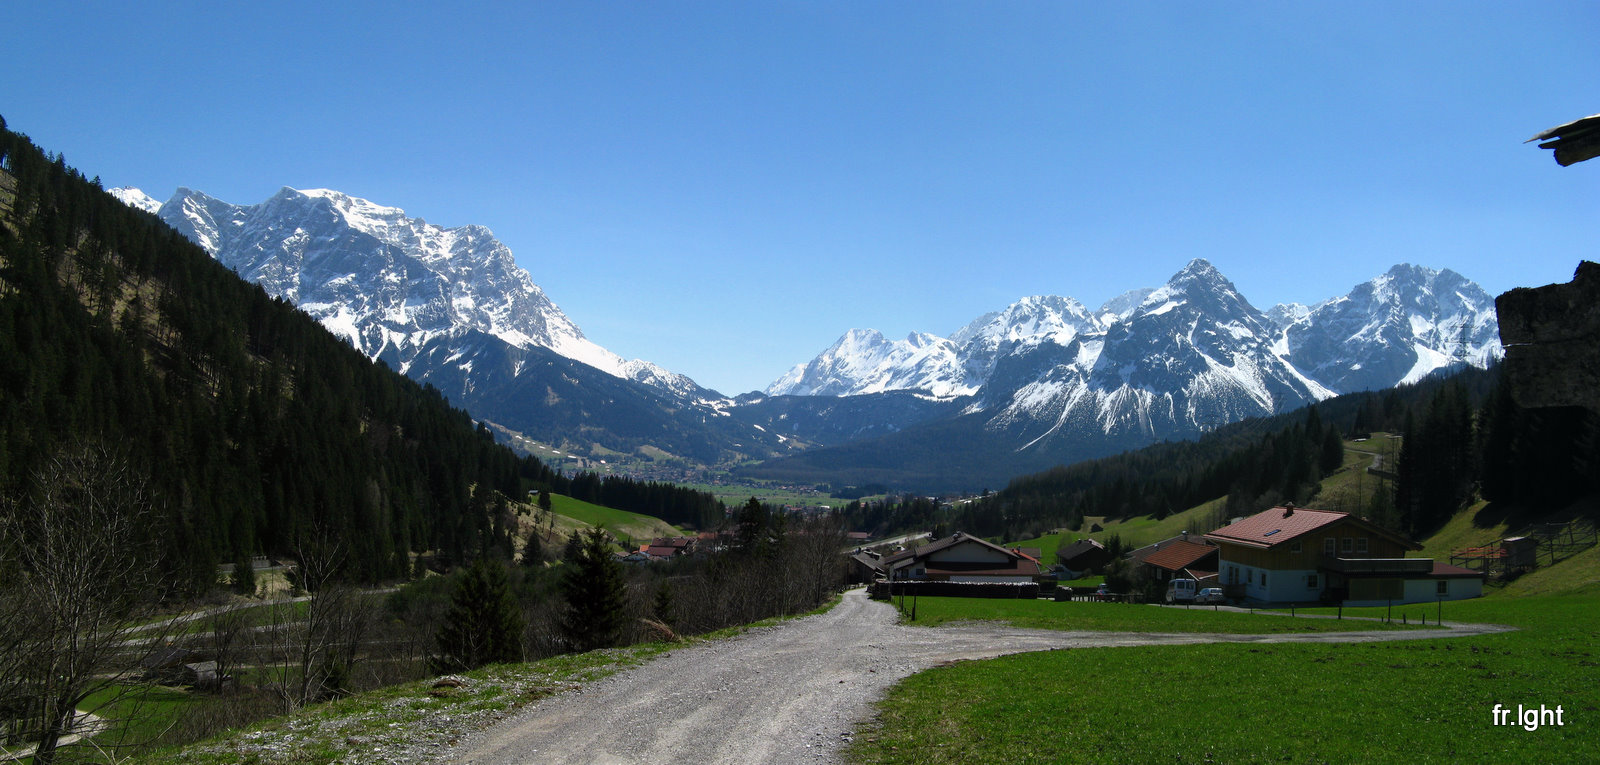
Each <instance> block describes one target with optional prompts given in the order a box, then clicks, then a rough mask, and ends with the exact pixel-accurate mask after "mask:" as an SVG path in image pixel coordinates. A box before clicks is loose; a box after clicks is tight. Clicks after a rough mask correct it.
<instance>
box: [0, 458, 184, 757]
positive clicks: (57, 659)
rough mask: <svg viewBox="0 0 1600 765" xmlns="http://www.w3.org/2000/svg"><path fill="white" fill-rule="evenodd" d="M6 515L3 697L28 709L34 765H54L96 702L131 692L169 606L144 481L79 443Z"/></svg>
mask: <svg viewBox="0 0 1600 765" xmlns="http://www.w3.org/2000/svg"><path fill="white" fill-rule="evenodd" d="M31 478H32V491H31V492H30V493H29V494H28V495H26V496H25V497H22V498H19V499H14V500H11V501H8V502H6V503H5V505H4V509H3V514H0V538H3V540H4V543H3V545H0V555H3V556H4V558H3V560H0V572H3V573H0V611H3V612H0V633H3V634H0V648H3V649H4V650H3V651H0V653H3V654H4V657H5V658H4V659H3V660H0V696H3V697H5V698H10V699H20V700H22V701H23V703H22V704H20V705H18V706H19V707H20V708H19V709H17V710H12V714H19V713H20V720H21V724H20V726H17V727H20V728H23V729H25V730H26V732H27V736H28V738H29V739H31V740H32V741H33V742H34V743H35V744H36V749H35V752H34V755H33V757H34V762H36V763H49V762H53V761H54V759H55V756H56V751H57V749H58V747H59V746H61V743H62V739H63V737H65V736H67V735H68V734H69V733H71V732H72V729H73V726H74V724H75V723H76V722H77V720H78V719H79V717H80V714H81V712H86V711H93V710H86V709H80V707H82V706H83V705H84V704H85V702H86V701H87V700H88V699H89V698H90V697H91V696H95V695H96V694H99V693H100V692H102V691H105V690H107V689H114V688H122V687H123V686H124V684H125V682H126V681H128V680H129V679H130V678H131V677H132V675H133V674H134V673H135V672H136V671H137V670H138V669H139V662H140V659H141V658H143V657H144V656H146V655H148V653H149V650H148V649H149V647H150V646H151V645H152V644H154V643H155V642H156V641H158V640H160V639H161V638H162V637H163V635H162V634H160V632H161V631H160V630H141V631H139V632H137V633H136V632H135V631H134V627H135V625H137V624H139V623H140V622H141V621H143V620H145V619H146V618H148V616H149V615H150V614H151V613H152V611H153V607H154V606H155V604H156V603H157V602H158V600H159V598H160V595H161V581H160V577H159V575H158V573H157V572H158V570H159V568H158V566H157V561H156V557H155V554H154V550H153V546H152V545H151V544H150V542H151V540H150V539H149V538H148V537H147V536H146V533H147V531H148V525H147V524H148V520H149V519H148V516H149V507H150V500H149V496H148V494H147V492H146V485H145V481H144V480H143V478H142V477H141V476H139V475H138V474H137V473H136V472H135V471H134V469H133V468H132V467H131V466H130V465H129V463H128V461H127V460H125V459H123V458H121V457H120V456H118V455H116V454H114V453H113V452H111V451H110V450H109V449H107V448H105V447H103V446H98V445H88V444H80V445H76V446H73V447H71V448H69V449H67V450H64V451H62V452H61V453H59V454H58V455H56V456H55V457H53V458H51V459H49V460H48V461H47V462H46V463H45V464H44V465H43V467H42V468H41V469H39V470H37V471H35V472H34V474H33V475H32V476H31Z"/></svg>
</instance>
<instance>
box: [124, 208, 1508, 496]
mask: <svg viewBox="0 0 1600 765" xmlns="http://www.w3.org/2000/svg"><path fill="white" fill-rule="evenodd" d="M112 193H113V194H115V195H116V196H118V198H120V199H122V200H123V201H124V202H125V203H127V204H129V205H131V206H134V207H137V208H140V209H143V210H146V211H149V212H151V213H153V214H155V215H157V216H159V217H160V218H161V219H162V220H164V221H166V222H167V223H168V224H170V225H172V226H173V227H174V228H176V229H178V230H179V231H180V232H182V233H184V234H185V235H186V236H188V237H189V238H190V239H192V240H194V241H195V242H196V243H198V244H199V245H200V246H202V247H204V248H205V249H206V250H207V251H208V252H210V253H211V254H212V255H213V256H214V257H216V258H217V260H219V261H220V262H222V263H223V264H225V265H227V266H229V267H230V268H232V269H233V270H234V271H236V272H237V273H239V275H240V276H242V277H244V278H246V279H249V280H251V281H254V282H256V283H258V284H260V285H261V286H262V287H263V288H264V289H265V290H266V291H267V292H268V293H270V294H272V295H275V296H278V297H281V298H283V299H285V300H289V301H291V302H293V303H294V304H295V305H297V306H298V307H300V308H301V309H302V310H305V311H306V312H307V313H309V314H311V315H312V316H313V317H315V318H317V319H318V320H319V321H320V322H321V323H322V324H323V326H324V327H326V328H327V329H328V330H329V331H331V332H333V333H334V334H336V335H339V336H341V337H343V338H345V339H346V340H347V341H348V342H350V344H351V345H353V346H355V347H356V348H358V349H360V350H361V351H362V352H363V353H365V354H366V355H367V356H368V357H370V358H374V359H378V360H382V361H383V362H384V363H386V364H388V365H389V366H390V367H392V368H394V369H397V370H399V371H401V372H403V373H405V374H407V375H409V376H411V377H412V378H414V379H417V380H419V381H424V382H428V383H431V384H433V385H435V386H436V387H438V388H439V389H440V390H441V391H443V392H444V393H445V395H447V396H449V397H450V398H451V399H452V400H453V401H455V402H457V403H458V404H460V405H462V406H464V407H466V408H467V409H468V410H469V411H471V412H472V413H473V415H474V416H475V417H477V418H479V419H480V420H485V421H489V422H492V423H494V424H496V425H499V426H502V427H504V428H506V429H508V430H511V431H513V432H515V433H519V434H522V435H525V436H528V437H530V438H533V439H536V440H541V441H545V442H547V443H549V444H555V445H559V446H561V447H562V448H565V449H571V450H574V451H583V452H586V453H589V454H597V453H607V452H624V453H632V454H641V455H656V456H659V454H660V453H661V452H665V453H666V454H667V455H670V456H681V457H685V458H688V459H690V460H694V461H698V462H701V463H707V464H710V463H722V464H727V463H729V462H740V461H746V460H750V459H760V460H767V461H768V462H769V466H771V465H774V464H775V465H776V467H774V468H773V469H774V470H776V471H777V472H776V473H771V475H781V474H782V470H783V469H784V468H783V465H784V464H785V463H792V464H800V463H804V462H806V461H807V460H822V461H824V462H825V461H827V460H833V461H834V462H833V463H832V464H839V461H840V460H841V459H842V460H844V463H845V464H848V465H850V466H852V467H856V468H864V467H867V466H872V465H878V466H880V467H881V470H882V471H884V474H885V475H886V476H892V475H900V476H902V477H906V476H909V477H908V478H906V481H904V482H902V485H907V483H911V482H915V481H922V482H924V483H926V484H938V483H941V482H943V483H945V484H946V485H948V484H949V483H950V482H951V481H953V480H955V477H956V476H959V475H963V474H966V475H983V476H989V477H997V478H1001V479H1003V477H1004V476H1005V475H1007V474H1009V475H1016V474H1019V473H1021V472H1026V471H1027V470H1030V469H1043V468H1044V467H1048V466H1050V465H1052V464H1056V463H1058V462H1070V461H1073V460H1077V459H1085V458H1089V457H1093V456H1101V455H1103V454H1107V453H1111V452H1113V451H1116V450H1119V449H1126V448H1135V447H1137V446H1142V445H1144V444H1148V443H1153V442H1155V441H1159V440H1162V439H1169V438H1185V437H1190V436H1194V435H1198V434H1200V433H1203V432H1206V431H1209V430H1212V429H1215V428H1217V427H1220V426H1222V425H1225V424H1228V423H1231V422H1235V421H1238V420H1240V419H1244V418H1247V417H1253V416H1260V415H1267V414H1273V413H1278V412H1284V411H1288V410H1291V409H1294V408H1297V407H1300V406H1303V405H1304V404H1307V403H1310V402H1313V401H1317V400H1321V399H1324V398H1328V397H1330V396H1333V395H1336V394H1339V393H1346V392H1352V391H1358V390H1369V389H1382V388H1387V387H1391V386H1394V385H1397V384H1401V383H1406V382H1414V381H1416V380H1420V379H1422V378H1423V377H1425V376H1427V375H1429V374H1431V373H1433V372H1436V371H1439V370H1442V369H1448V368H1452V367H1459V366H1462V365H1473V366H1479V367H1482V366H1485V365H1487V364H1488V363H1490V362H1491V361H1492V360H1494V359H1496V358H1498V357H1499V356H1500V355H1501V349H1500V346H1499V342H1498V331H1497V326H1496V322H1495V315H1494V301H1493V299H1492V298H1490V297H1489V296H1488V295H1487V294H1485V293H1484V292H1483V290H1482V289H1481V288H1479V287H1478V286H1477V285H1475V284H1473V283H1472V282H1471V281H1469V280H1467V279H1465V278H1464V277H1462V276H1460V275H1459V274H1456V273H1454V272H1451V271H1448V270H1442V271H1436V270H1432V269H1427V268H1421V267H1417V266H1410V265H1400V266H1395V267H1394V268H1393V269H1391V270H1390V271H1389V272H1388V273H1386V274H1384V275H1383V276H1380V277H1378V278H1375V279H1373V280H1371V281H1368V282H1365V283H1362V284H1359V285H1356V286H1355V287H1354V288H1353V289H1351V290H1350V291H1349V292H1348V293H1346V294H1345V295H1342V296H1338V297H1334V298H1330V299H1328V300H1326V301H1323V302H1321V303H1318V304H1316V305H1313V306H1300V305H1278V306H1276V307H1274V308H1272V309H1269V310H1267V311H1264V312H1263V311H1260V310H1258V309H1256V308H1255V307H1254V306H1252V305H1251V304H1250V302H1249V301H1248V300H1246V299H1245V297H1244V296H1243V295H1241V294H1240V293H1239V291H1238V290H1237V289H1236V288H1235V286H1234V285H1233V283H1232V282H1230V281H1229V280H1228V279H1227V278H1226V277H1224V276H1223V275H1222V274H1221V273H1220V272H1219V271H1218V270H1217V269H1216V268H1215V267H1213V266H1212V265H1211V264H1210V263H1208V262H1206V261H1204V260H1195V261H1193V262H1191V263H1189V264H1188V265H1187V266H1185V267H1184V268H1183V269H1182V270H1181V271H1179V272H1178V273H1177V274H1175V275H1174V276H1173V277H1172V278H1171V279H1170V280H1169V281H1168V282H1167V283H1166V284H1165V285H1163V286H1161V287H1159V288H1153V289H1151V288H1144V289H1136V290H1131V291H1129V292H1127V293H1124V294H1122V295H1119V296H1118V297H1116V298H1114V299H1112V300H1110V301H1107V302H1106V304H1105V305H1102V306H1101V307H1099V308H1098V309H1094V310H1090V309H1089V308H1088V307H1086V306H1085V305H1083V304H1082V303H1080V302H1079V301H1077V300H1074V299H1072V298H1069V297H1058V296H1052V295H1044V296H1033V297H1025V298H1022V299H1021V300H1018V301H1017V302H1016V303H1013V304H1012V305H1010V306H1007V307H1005V308H1004V309H1002V310H999V311H995V312H992V313H988V314H985V315H983V316H980V317H978V318H976V319H974V320H972V321H971V322H969V323H968V324H967V325H966V326H964V327H962V328H961V329H959V330H957V331H956V332H954V333H953V334H951V335H950V336H949V337H939V336H936V335H932V334H927V333H920V332H919V333H913V334H911V335H910V336H908V337H906V338H904V339H901V340H890V339H888V338H886V337H884V336H883V335H882V334H881V333H879V332H877V331H875V330H865V329H857V330H850V331H849V332H846V333H845V334H844V336H843V337H841V338H840V339H839V341H838V342H837V343H835V344H834V345H833V346H831V347H830V348H828V349H826V350H824V351H823V352H822V353H821V354H819V355H818V356H817V357H816V358H814V359H812V360H811V361H809V362H807V363H805V364H800V365H798V366H796V367H794V368H793V369H792V370H790V372H788V373H787V374H785V375H784V376H783V377H781V378H779V379H778V380H776V381H774V382H773V383H772V384H771V385H770V386H768V387H767V389H766V390H765V391H764V392H763V393H754V394H746V395H744V396H740V397H739V398H738V399H736V400H735V399H729V398H726V397H724V396H722V395H721V394H719V393H716V392H715V391H709V390H706V389H704V388H702V387H700V386H699V385H697V384H695V383H694V381H693V380H691V379H689V378H688V377H685V376H683V375H680V374H676V373H673V372H670V371H667V370H665V369H662V368H660V367H658V366H656V365H654V364H651V363H649V362H646V361H642V360H627V359H623V358H621V357H620V356H618V355H616V354H614V353H611V352H610V351H608V350H606V349H605V348H603V347H601V346H600V345H598V344H596V343H594V342H593V341H591V340H589V339H588V338H586V337H585V336H584V335H583V333H582V331H581V330H579V328H578V327H577V326H576V325H574V324H573V322H572V321H571V320H570V319H568V318H567V317H566V315H565V314H563V313H562V312H561V310H560V309H559V308H558V307H557V306H556V305H555V304H554V303H553V302H551V301H550V299H549V298H548V297H547V296H546V295H545V294H544V292H543V290H541V289H540V288H539V287H538V285H536V284H535V283H534V282H533V279H532V277H531V276H530V275H529V274H528V273H527V272H526V271H524V270H523V269H522V268H520V267H518V266H517V265H516V263H515V261H514V260H513V258H512V254H511V251H510V250H509V249H508V248H507V247H506V246H505V245H504V244H502V243H501V242H499V241H498V240H496V239H495V238H494V236H493V234H492V233H491V232H490V231H489V230H488V229H486V228H483V227H481V226H461V227H457V228H442V227H439V226H435V225H431V224H428V223H426V222H425V221H423V220H421V219H419V218H412V217H408V216H407V215H406V214H405V213H404V212H403V211H401V210H400V209H397V208H394V207H385V206H382V205H378V204H374V203H372V202H369V201H366V200H363V199H358V198H355V197H351V196H349V195H346V194H342V193H339V192H336V191H328V190H310V191H297V190H294V189H289V188H285V189H283V190H282V191H280V192H279V193H277V194H276V195H274V196H273V197H271V198H270V199H268V200H266V201H264V202H262V203H260V204H256V205H236V204H231V203H228V202H224V201H221V200H218V199H216V198H213V197H210V196H208V195H206V194H203V193H200V192H196V191H192V190H189V189H179V190H178V191H177V193H175V194H174V195H173V196H172V197H171V198H169V199H168V200H166V201H165V202H158V201H157V200H155V199H153V198H151V197H150V196H148V195H146V194H144V193H143V192H141V191H139V190H137V189H131V188H123V189H116V190H113V191H112ZM818 447H820V448H818ZM829 450H836V451H837V453H835V454H831V455H830V454H829ZM841 450H842V451H841ZM802 452H803V453H802ZM841 454H843V455H848V456H846V457H841V456H840V455H841ZM651 458H655V457H654V456H652V457H651ZM776 458H782V459H777V462H776V463H773V460H774V459H776ZM817 464H823V463H822V462H819V463H817ZM897 471H898V472H897ZM817 472H818V471H816V470H812V471H810V472H807V471H805V470H799V471H798V472H796V473H795V475H805V476H808V477H814V476H815V475H816V474H817ZM889 482H891V483H894V482H895V481H894V480H893V479H892V478H891V479H890V481H889Z"/></svg>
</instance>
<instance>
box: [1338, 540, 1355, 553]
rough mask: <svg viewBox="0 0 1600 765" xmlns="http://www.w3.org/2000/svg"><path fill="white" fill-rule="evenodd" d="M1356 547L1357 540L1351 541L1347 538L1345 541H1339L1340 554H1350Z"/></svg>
mask: <svg viewBox="0 0 1600 765" xmlns="http://www.w3.org/2000/svg"><path fill="white" fill-rule="evenodd" d="M1355 547H1356V540H1354V539H1351V538H1350V537H1345V538H1344V539H1341V540H1339V552H1350V551H1351V550H1354V549H1355Z"/></svg>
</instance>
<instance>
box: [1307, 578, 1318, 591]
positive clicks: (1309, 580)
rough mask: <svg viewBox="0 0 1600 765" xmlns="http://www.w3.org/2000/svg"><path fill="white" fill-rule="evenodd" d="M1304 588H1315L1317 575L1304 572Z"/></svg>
mask: <svg viewBox="0 0 1600 765" xmlns="http://www.w3.org/2000/svg"><path fill="white" fill-rule="evenodd" d="M1306 589H1308V590H1315V589H1317V575H1316V574H1306Z"/></svg>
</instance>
